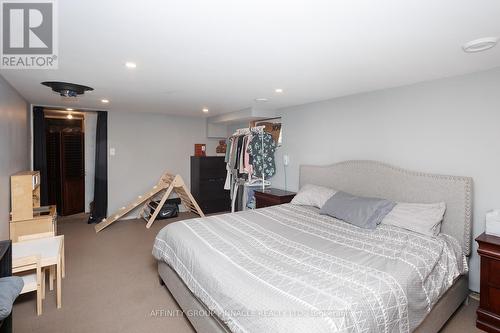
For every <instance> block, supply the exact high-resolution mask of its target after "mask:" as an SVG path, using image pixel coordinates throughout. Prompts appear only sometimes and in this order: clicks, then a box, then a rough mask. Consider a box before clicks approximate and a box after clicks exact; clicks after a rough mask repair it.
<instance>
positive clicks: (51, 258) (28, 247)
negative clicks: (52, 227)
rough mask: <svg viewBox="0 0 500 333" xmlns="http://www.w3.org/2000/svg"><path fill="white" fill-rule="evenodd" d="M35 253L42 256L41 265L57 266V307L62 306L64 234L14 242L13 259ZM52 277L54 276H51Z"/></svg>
mask: <svg viewBox="0 0 500 333" xmlns="http://www.w3.org/2000/svg"><path fill="white" fill-rule="evenodd" d="M33 255H39V256H40V264H41V267H42V268H44V267H52V266H55V267H56V292H57V308H58V309H60V308H61V306H62V300H61V298H62V297H61V280H62V277H63V267H62V266H63V265H64V236H63V235H60V236H55V237H47V238H38V239H33V240H27V241H24V242H17V243H13V244H12V261H13V262H15V261H16V259H20V258H23V257H29V256H33ZM51 279H52V277H51Z"/></svg>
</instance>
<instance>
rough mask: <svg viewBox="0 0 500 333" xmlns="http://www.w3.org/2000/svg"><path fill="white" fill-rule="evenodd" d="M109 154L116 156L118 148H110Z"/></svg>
mask: <svg viewBox="0 0 500 333" xmlns="http://www.w3.org/2000/svg"><path fill="white" fill-rule="evenodd" d="M109 155H110V156H115V155H116V149H115V148H109Z"/></svg>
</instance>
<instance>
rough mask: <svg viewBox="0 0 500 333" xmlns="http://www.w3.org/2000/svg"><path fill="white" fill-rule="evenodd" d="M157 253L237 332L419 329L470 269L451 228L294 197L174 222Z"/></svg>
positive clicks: (163, 233) (158, 242) (163, 232)
mask: <svg viewBox="0 0 500 333" xmlns="http://www.w3.org/2000/svg"><path fill="white" fill-rule="evenodd" d="M153 255H154V256H155V258H156V259H158V260H162V261H165V262H166V263H167V264H168V265H170V266H171V267H172V268H173V269H174V270H175V271H176V272H177V274H178V275H179V277H180V278H181V279H182V280H183V282H184V283H185V284H186V286H187V287H188V288H189V289H190V290H191V292H192V293H193V294H194V295H195V296H196V297H197V298H199V299H200V300H201V301H202V302H203V303H204V304H205V305H206V306H207V308H208V309H210V311H212V312H213V313H214V314H215V315H216V316H217V317H218V318H220V319H221V320H223V321H224V323H225V324H226V325H227V327H229V329H230V330H231V331H233V332H285V331H286V332H409V331H412V330H413V329H414V328H415V327H417V326H418V324H419V323H420V322H421V321H422V320H423V319H424V317H425V316H426V314H427V313H428V312H429V311H430V310H431V309H432V307H433V305H434V304H435V303H436V302H437V300H438V299H439V297H440V296H441V295H442V294H444V293H445V292H446V290H447V289H448V288H449V287H450V286H451V285H452V284H453V282H454V281H455V280H456V279H457V278H458V277H459V276H460V275H461V274H464V273H465V272H466V271H467V264H466V261H465V257H464V255H463V253H462V251H461V248H460V245H459V243H458V241H457V240H455V239H454V238H452V237H450V236H447V235H444V234H441V235H439V236H437V237H429V236H424V235H420V234H417V233H414V232H411V231H407V230H404V229H401V228H398V227H394V226H386V225H381V226H379V227H378V228H377V229H375V230H365V229H360V228H358V227H355V226H352V225H350V224H348V223H345V222H342V221H339V220H336V219H334V218H331V217H328V216H323V215H319V214H318V210H317V209H316V208H312V207H304V206H296V205H291V204H286V205H281V206H273V207H268V208H264V209H257V210H251V211H245V212H239V213H233V214H226V215H217V216H211V217H205V218H198V219H191V220H185V221H180V222H176V223H172V224H170V225H168V226H166V227H165V228H163V229H162V230H161V231H160V232H159V233H158V235H157V237H156V240H155V244H154V247H153Z"/></svg>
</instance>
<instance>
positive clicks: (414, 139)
mask: <svg viewBox="0 0 500 333" xmlns="http://www.w3.org/2000/svg"><path fill="white" fill-rule="evenodd" d="M280 111H281V113H282V117H283V147H281V148H280V149H278V151H277V156H276V159H277V162H278V166H277V167H278V170H279V171H278V174H277V175H276V176H275V177H274V178H273V182H274V185H275V186H277V187H283V186H284V177H283V176H284V175H283V172H282V170H283V165H282V162H281V161H282V155H283V154H284V153H287V154H289V156H290V165H289V168H288V172H287V174H288V184H289V188H291V189H297V186H298V176H299V169H298V168H299V165H300V164H320V165H321V164H330V163H334V162H338V161H342V160H349V159H371V160H379V161H383V162H387V163H390V164H394V165H396V166H400V167H404V168H408V169H413V170H418V171H425V172H435V173H442V174H451V175H463V176H471V177H473V179H474V225H473V236H474V237H476V236H478V235H479V234H481V233H482V232H483V231H484V215H485V212H486V211H487V210H489V209H492V208H500V68H499V69H495V70H491V71H487V72H482V73H476V74H471V75H466V76H460V77H454V78H449V79H444V80H438V81H432V82H427V83H421V84H417V85H412V86H407V87H400V88H394V89H388V90H383V91H377V92H372V93H366V94H359V95H354V96H348V97H344V98H338V99H333V100H329V101H325V102H319V103H313V104H307V105H302V106H297V107H292V108H287V109H282V110H280ZM473 244H474V248H473V255H472V258H471V261H470V266H471V267H470V288H471V289H472V290H475V291H478V290H479V260H478V256H477V254H476V250H477V246H476V245H477V244H476V242H474V241H473Z"/></svg>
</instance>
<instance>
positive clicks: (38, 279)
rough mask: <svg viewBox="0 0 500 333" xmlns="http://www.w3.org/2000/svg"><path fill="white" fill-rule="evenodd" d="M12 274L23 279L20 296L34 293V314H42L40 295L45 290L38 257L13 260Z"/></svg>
mask: <svg viewBox="0 0 500 333" xmlns="http://www.w3.org/2000/svg"><path fill="white" fill-rule="evenodd" d="M30 271H31V273H30ZM33 271H34V272H33ZM12 274H14V275H17V276H19V277H21V278H22V279H23V282H24V287H23V289H22V290H21V294H25V293H29V292H32V291H36V314H37V315H38V316H40V315H41V314H42V294H43V290H44V289H45V288H43V286H42V284H44V282H43V280H42V268H41V265H40V256H29V257H23V258H17V259H15V260H13V262H12Z"/></svg>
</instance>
